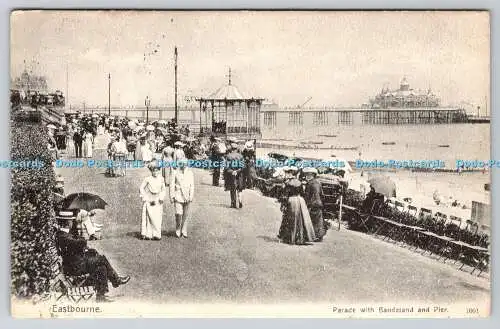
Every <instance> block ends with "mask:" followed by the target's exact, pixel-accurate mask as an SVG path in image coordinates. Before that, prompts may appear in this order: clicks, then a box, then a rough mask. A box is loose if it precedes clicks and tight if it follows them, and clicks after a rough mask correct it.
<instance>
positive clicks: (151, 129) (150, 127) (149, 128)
mask: <svg viewBox="0 0 500 329" xmlns="http://www.w3.org/2000/svg"><path fill="white" fill-rule="evenodd" d="M146 130H147V131H154V130H155V127H154V126H153V125H149V126H147V127H146Z"/></svg>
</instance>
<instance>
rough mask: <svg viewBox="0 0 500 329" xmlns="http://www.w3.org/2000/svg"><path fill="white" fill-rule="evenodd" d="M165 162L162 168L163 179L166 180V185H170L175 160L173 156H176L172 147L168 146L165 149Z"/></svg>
mask: <svg viewBox="0 0 500 329" xmlns="http://www.w3.org/2000/svg"><path fill="white" fill-rule="evenodd" d="M162 153H163V161H164V162H165V163H164V164H163V168H162V174H163V178H164V179H165V185H169V184H170V175H171V174H172V164H173V163H172V162H173V160H174V158H173V154H174V149H173V148H172V147H170V146H167V147H165V148H164V149H163V152H162Z"/></svg>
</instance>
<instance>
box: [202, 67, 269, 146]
mask: <svg viewBox="0 0 500 329" xmlns="http://www.w3.org/2000/svg"><path fill="white" fill-rule="evenodd" d="M196 100H197V101H198V102H199V105H200V126H199V128H200V132H202V133H203V134H207V135H209V134H214V135H234V136H239V137H245V138H260V137H261V131H260V110H261V106H262V101H263V100H264V99H263V98H255V97H247V96H246V95H244V94H242V93H241V92H240V91H239V89H238V88H237V87H236V86H234V85H232V84H231V69H229V81H228V84H227V85H225V86H222V87H220V88H219V89H217V90H216V91H215V92H214V93H212V94H211V95H210V96H208V97H206V98H197V99H196Z"/></svg>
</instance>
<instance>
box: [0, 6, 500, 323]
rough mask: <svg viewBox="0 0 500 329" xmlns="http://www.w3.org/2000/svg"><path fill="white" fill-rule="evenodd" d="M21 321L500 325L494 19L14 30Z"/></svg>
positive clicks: (324, 16)
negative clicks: (498, 318) (494, 292)
mask: <svg viewBox="0 0 500 329" xmlns="http://www.w3.org/2000/svg"><path fill="white" fill-rule="evenodd" d="M10 36H11V41H10V42H11V46H10V47H11V53H10V59H11V62H10V63H11V67H10V105H11V110H10V118H11V119H10V146H11V154H10V159H1V162H2V167H3V168H4V170H9V171H10V173H11V209H10V213H11V242H10V246H11V250H10V252H11V304H12V315H13V317H16V318H33V317H35V318H40V317H41V318H100V317H326V318H449V317H465V318H474V317H488V316H489V314H490V303H491V277H490V256H491V248H490V242H491V236H490V235H491V230H490V226H491V200H490V179H491V176H490V173H491V171H492V170H495V169H496V168H499V167H500V161H499V160H493V159H491V155H490V120H491V109H490V105H489V104H490V14H489V12H488V11H220V12H218V11H119V10H118V11H116V10H102V11H85V10H68V11H67V10H65V11H56V10H18V11H13V12H12V13H11V34H10Z"/></svg>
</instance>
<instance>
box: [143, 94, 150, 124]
mask: <svg viewBox="0 0 500 329" xmlns="http://www.w3.org/2000/svg"><path fill="white" fill-rule="evenodd" d="M144 105H146V124H149V107H150V106H151V99H150V98H149V96H146V99H145V100H144Z"/></svg>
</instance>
